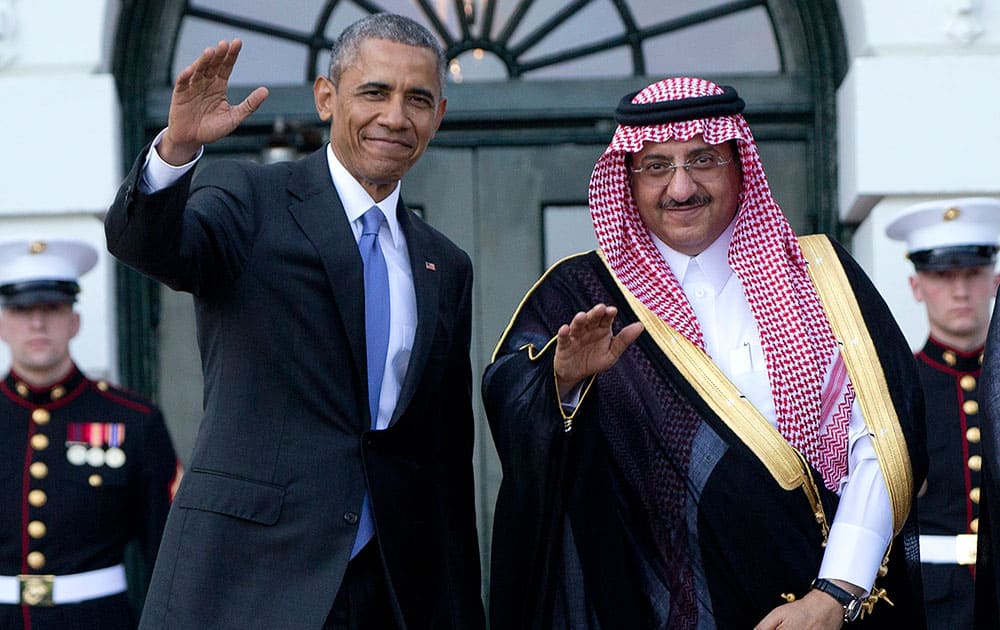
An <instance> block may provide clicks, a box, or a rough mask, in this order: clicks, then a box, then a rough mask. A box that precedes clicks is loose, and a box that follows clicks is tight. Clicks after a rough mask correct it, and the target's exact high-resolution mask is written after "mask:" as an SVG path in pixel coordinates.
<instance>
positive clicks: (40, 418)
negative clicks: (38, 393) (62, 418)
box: [31, 407, 52, 425]
mask: <svg viewBox="0 0 1000 630" xmlns="http://www.w3.org/2000/svg"><path fill="white" fill-rule="evenodd" d="M31 419H32V420H34V421H35V424H42V425H45V424H48V423H49V420H51V419H52V414H50V413H49V410H48V409H42V408H41V407H39V408H38V409H35V410H34V411H32V412H31Z"/></svg>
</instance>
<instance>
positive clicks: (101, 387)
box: [97, 381, 108, 392]
mask: <svg viewBox="0 0 1000 630" xmlns="http://www.w3.org/2000/svg"><path fill="white" fill-rule="evenodd" d="M97 389H99V390H101V391H102V392H106V391H108V382H107V381H97Z"/></svg>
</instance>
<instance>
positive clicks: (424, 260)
mask: <svg viewBox="0 0 1000 630" xmlns="http://www.w3.org/2000/svg"><path fill="white" fill-rule="evenodd" d="M396 216H397V217H399V223H400V226H401V227H402V229H403V233H404V234H405V235H406V246H407V249H408V250H409V252H410V268H411V269H412V270H413V290H414V292H415V293H416V297H417V331H416V335H415V337H414V339H413V349H412V350H411V352H410V362H409V365H407V367H406V376H405V377H404V378H403V385H402V387H401V388H400V392H399V400H398V401H397V402H396V409H395V411H393V414H392V422H396V420H397V419H398V418H399V416H400V415H402V413H403V411H405V410H406V407H407V406H408V405H409V404H410V400H412V398H413V395H414V393H415V392H416V391H417V385H419V384H420V378H421V377H422V376H423V373H424V366H425V365H426V364H427V357H428V356H429V355H430V351H431V342H432V341H433V340H434V331H435V329H436V328H437V321H438V317H437V309H438V287H439V285H440V274H441V273H442V272H441V271H438V265H439V264H440V262H439V261H438V260H437V259H436V257H435V252H434V246H433V240H432V239H431V237H430V234H429V233H428V232H427V230H426V229H425V228H424V226H423V224H421V223H420V222H419V221H414V220H413V219H412V218H411V216H410V213H409V211H408V210H407V209H406V207H405V206H404V205H403V201H402V199H400V202H399V206H398V207H397V208H396Z"/></svg>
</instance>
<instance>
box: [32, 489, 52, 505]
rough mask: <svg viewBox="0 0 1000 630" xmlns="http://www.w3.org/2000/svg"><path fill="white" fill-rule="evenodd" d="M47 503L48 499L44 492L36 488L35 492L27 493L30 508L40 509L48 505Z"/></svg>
mask: <svg viewBox="0 0 1000 630" xmlns="http://www.w3.org/2000/svg"><path fill="white" fill-rule="evenodd" d="M48 501H49V497H48V495H47V494H45V491H44V490H38V489H37V488H36V489H35V490H32V491H31V492H29V493H28V503H30V504H31V507H36V508H40V507H42V506H43V505H45V504H46V503H48Z"/></svg>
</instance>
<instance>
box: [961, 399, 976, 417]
mask: <svg viewBox="0 0 1000 630" xmlns="http://www.w3.org/2000/svg"><path fill="white" fill-rule="evenodd" d="M962 411H964V412H965V415H967V416H974V415H976V414H977V413H979V403H977V402H976V401H974V400H967V401H965V402H964V403H962Z"/></svg>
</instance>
